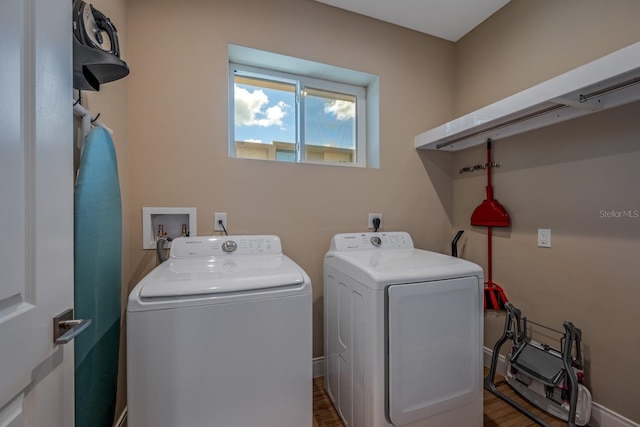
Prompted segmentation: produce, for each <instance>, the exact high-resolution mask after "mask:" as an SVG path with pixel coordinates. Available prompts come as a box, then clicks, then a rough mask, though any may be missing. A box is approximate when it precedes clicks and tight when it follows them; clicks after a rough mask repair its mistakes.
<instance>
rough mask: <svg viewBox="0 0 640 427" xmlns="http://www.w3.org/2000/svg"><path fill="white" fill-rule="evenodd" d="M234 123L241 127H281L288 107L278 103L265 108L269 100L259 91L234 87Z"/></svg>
mask: <svg viewBox="0 0 640 427" xmlns="http://www.w3.org/2000/svg"><path fill="white" fill-rule="evenodd" d="M234 93H235V104H236V105H235V121H236V124H237V125H243V126H262V127H269V126H282V119H283V118H284V117H285V116H286V115H287V111H286V110H287V109H289V108H290V107H289V106H288V105H287V104H286V103H284V102H282V101H281V102H279V103H278V104H276V105H273V106H271V107H267V106H268V104H269V98H268V97H267V95H266V94H265V93H264V92H263V91H262V90H261V89H257V90H254V91H253V92H250V91H248V90H247V89H244V88H241V87H239V86H237V85H236V86H235V88H234Z"/></svg>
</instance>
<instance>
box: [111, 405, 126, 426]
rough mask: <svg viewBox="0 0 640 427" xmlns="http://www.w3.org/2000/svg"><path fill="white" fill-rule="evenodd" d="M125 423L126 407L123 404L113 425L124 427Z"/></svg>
mask: <svg viewBox="0 0 640 427" xmlns="http://www.w3.org/2000/svg"><path fill="white" fill-rule="evenodd" d="M126 425H127V407H126V406H125V407H124V409H123V410H122V413H121V414H120V417H118V420H117V421H116V423H115V424H114V425H113V427H124V426H126Z"/></svg>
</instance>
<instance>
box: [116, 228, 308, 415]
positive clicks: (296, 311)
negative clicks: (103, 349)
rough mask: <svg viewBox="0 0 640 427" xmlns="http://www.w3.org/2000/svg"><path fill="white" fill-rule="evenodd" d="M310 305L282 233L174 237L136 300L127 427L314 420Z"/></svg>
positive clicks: (132, 300)
mask: <svg viewBox="0 0 640 427" xmlns="http://www.w3.org/2000/svg"><path fill="white" fill-rule="evenodd" d="M311 311H312V301H311V281H310V279H309V276H308V275H307V274H306V273H305V272H304V270H303V269H302V268H300V267H299V266H298V265H297V264H295V263H294V262H293V261H292V260H291V259H290V258H288V257H287V256H285V255H284V254H283V253H282V247H281V242H280V239H279V238H278V237H277V236H215V237H186V238H178V239H175V240H174V241H173V242H172V245H171V252H170V257H169V259H168V260H167V261H165V262H164V263H162V264H160V265H159V266H158V267H156V268H155V269H154V270H153V271H152V272H151V273H149V274H148V275H147V276H146V277H145V278H144V279H142V281H140V283H139V284H138V285H137V286H136V287H135V288H134V289H133V291H132V292H131V294H130V296H129V303H128V307H127V384H128V385H127V392H128V393H127V394H128V425H129V427H204V426H207V427H248V426H261V427H265V426H268V427H282V426H311V425H312V416H313V414H312V411H313V410H312V405H313V404H312V388H313V383H312V381H313V379H312V372H311V370H312V353H311V352H312V343H311V339H312V330H311Z"/></svg>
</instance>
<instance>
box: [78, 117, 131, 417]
mask: <svg viewBox="0 0 640 427" xmlns="http://www.w3.org/2000/svg"><path fill="white" fill-rule="evenodd" d="M74 208H75V210H74V212H75V213H74V233H75V235H74V240H75V246H74V273H75V286H74V289H75V290H74V300H75V301H74V303H75V317H76V318H77V319H92V323H91V325H90V326H89V328H88V329H87V330H86V331H85V332H83V333H82V334H80V335H78V337H76V339H75V419H76V427H103V426H104V427H112V426H113V423H114V416H115V404H116V388H117V379H118V352H119V346H120V295H121V290H120V288H121V273H120V270H121V255H122V254H121V251H122V205H121V200H120V183H119V180H118V164H117V160H116V152H115V149H114V146H113V141H112V140H111V136H110V135H109V133H108V132H107V131H106V130H105V129H103V128H95V129H92V130H91V131H90V132H89V134H88V136H87V139H86V141H85V143H84V149H83V151H82V155H81V158H80V165H79V169H78V176H77V179H76V185H75V193H74Z"/></svg>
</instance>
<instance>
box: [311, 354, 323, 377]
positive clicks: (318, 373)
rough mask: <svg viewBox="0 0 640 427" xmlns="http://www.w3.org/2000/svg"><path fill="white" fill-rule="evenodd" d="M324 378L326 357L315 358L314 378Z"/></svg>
mask: <svg viewBox="0 0 640 427" xmlns="http://www.w3.org/2000/svg"><path fill="white" fill-rule="evenodd" d="M318 377H324V357H323V356H320V357H314V358H313V378H318Z"/></svg>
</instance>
